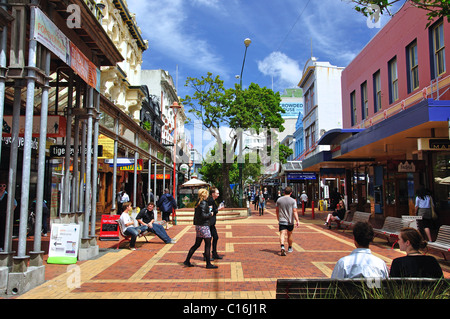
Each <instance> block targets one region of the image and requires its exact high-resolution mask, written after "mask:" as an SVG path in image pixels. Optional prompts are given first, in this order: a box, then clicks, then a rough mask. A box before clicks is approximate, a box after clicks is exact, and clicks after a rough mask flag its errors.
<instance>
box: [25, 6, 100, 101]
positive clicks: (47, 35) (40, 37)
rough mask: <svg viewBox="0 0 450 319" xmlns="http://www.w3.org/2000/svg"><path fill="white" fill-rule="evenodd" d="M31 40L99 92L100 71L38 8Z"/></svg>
mask: <svg viewBox="0 0 450 319" xmlns="http://www.w3.org/2000/svg"><path fill="white" fill-rule="evenodd" d="M32 10H34V14H35V17H36V19H35V24H34V35H33V39H34V40H36V41H38V42H39V43H41V44H42V45H43V46H45V47H46V48H47V49H49V50H50V51H51V52H53V53H54V54H55V55H56V56H57V57H58V58H60V59H61V60H62V61H63V62H65V63H66V64H67V65H68V66H70V67H71V68H72V70H74V71H75V72H76V73H77V74H78V75H79V76H80V77H81V78H82V79H83V80H84V81H85V82H86V83H87V84H88V85H90V86H91V87H93V88H94V89H95V90H97V92H100V69H99V68H97V67H96V66H95V64H94V63H92V62H91V61H90V60H89V59H88V58H87V57H86V56H85V55H84V54H83V53H82V52H81V51H80V49H78V48H77V47H76V46H75V44H73V43H72V42H71V41H70V40H69V38H67V37H66V35H65V34H64V33H63V32H62V31H61V30H59V29H58V27H57V26H56V25H55V24H54V23H53V22H52V21H51V20H50V19H49V18H48V17H47V16H46V15H45V13H43V12H42V11H41V10H40V9H38V8H32Z"/></svg>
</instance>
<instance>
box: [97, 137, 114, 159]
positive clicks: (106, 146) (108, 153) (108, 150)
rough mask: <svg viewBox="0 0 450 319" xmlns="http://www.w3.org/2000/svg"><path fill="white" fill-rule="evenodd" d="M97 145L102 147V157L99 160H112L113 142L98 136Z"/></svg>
mask: <svg viewBox="0 0 450 319" xmlns="http://www.w3.org/2000/svg"><path fill="white" fill-rule="evenodd" d="M98 144H99V145H103V156H102V157H99V158H103V159H104V158H114V140H113V139H111V138H109V137H107V136H105V135H102V134H100V135H99V136H98Z"/></svg>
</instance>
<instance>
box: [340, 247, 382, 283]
mask: <svg viewBox="0 0 450 319" xmlns="http://www.w3.org/2000/svg"><path fill="white" fill-rule="evenodd" d="M388 277H389V271H388V269H387V266H386V263H385V262H384V261H383V260H382V259H381V258H378V257H376V256H374V255H372V253H371V251H370V249H368V248H357V249H355V250H353V251H352V252H351V254H350V255H348V256H345V257H342V258H341V259H339V261H338V262H337V264H336V266H335V267H334V270H333V273H332V274H331V278H333V279H345V278H388Z"/></svg>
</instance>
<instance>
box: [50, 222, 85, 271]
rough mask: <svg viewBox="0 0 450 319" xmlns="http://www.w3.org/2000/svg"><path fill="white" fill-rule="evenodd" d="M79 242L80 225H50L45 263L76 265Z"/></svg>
mask: <svg viewBox="0 0 450 319" xmlns="http://www.w3.org/2000/svg"><path fill="white" fill-rule="evenodd" d="M79 240H80V225H78V224H52V231H51V234H50V244H49V247H48V260H47V263H49V264H61V265H70V264H76V263H77V256H78V244H79Z"/></svg>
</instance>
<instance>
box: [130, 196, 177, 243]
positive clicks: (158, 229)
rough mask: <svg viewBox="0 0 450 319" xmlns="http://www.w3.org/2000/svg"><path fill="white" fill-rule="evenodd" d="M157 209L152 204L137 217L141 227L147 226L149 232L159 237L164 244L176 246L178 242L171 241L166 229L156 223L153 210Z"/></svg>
mask: <svg viewBox="0 0 450 319" xmlns="http://www.w3.org/2000/svg"><path fill="white" fill-rule="evenodd" d="M154 208H155V204H154V203H152V202H150V203H148V205H147V207H146V208H144V209H143V210H141V211H140V212H139V214H138V215H137V216H136V220H137V221H138V223H139V225H140V226H146V227H147V231H149V232H152V233H154V234H155V235H156V236H158V237H159V238H160V239H161V240H162V241H163V242H164V243H166V244H175V243H176V241H175V240H173V239H171V238H170V237H169V235H167V232H166V230H165V229H164V227H163V226H162V225H160V224H158V223H156V222H155V215H154V213H153V209H154Z"/></svg>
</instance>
